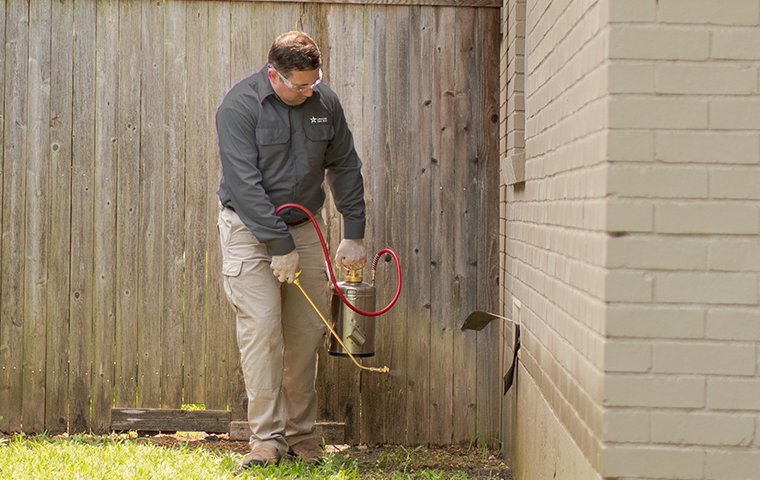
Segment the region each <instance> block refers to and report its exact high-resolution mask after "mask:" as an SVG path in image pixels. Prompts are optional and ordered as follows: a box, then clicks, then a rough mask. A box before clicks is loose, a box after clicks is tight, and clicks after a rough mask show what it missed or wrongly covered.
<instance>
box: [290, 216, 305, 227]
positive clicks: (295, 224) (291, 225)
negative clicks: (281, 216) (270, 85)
mask: <svg viewBox="0 0 760 480" xmlns="http://www.w3.org/2000/svg"><path fill="white" fill-rule="evenodd" d="M308 221H309V217H306V218H302V219H301V220H296V221H295V222H285V225H287V226H289V227H295V226H297V225H301V224H304V223H306V222H308Z"/></svg>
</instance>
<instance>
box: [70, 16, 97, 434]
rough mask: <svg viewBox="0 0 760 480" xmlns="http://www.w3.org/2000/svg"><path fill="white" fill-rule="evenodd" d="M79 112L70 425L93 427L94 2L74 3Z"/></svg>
mask: <svg viewBox="0 0 760 480" xmlns="http://www.w3.org/2000/svg"><path fill="white" fill-rule="evenodd" d="M73 8H74V25H75V28H76V32H77V34H76V36H75V38H74V65H75V68H74V97H73V104H74V112H73V115H74V117H73V124H72V140H73V144H72V153H73V156H72V160H73V161H72V175H71V177H72V195H71V208H72V217H71V243H72V245H75V246H76V248H73V249H72V251H71V299H70V309H71V318H70V321H69V351H70V360H69V362H70V364H69V428H70V429H71V431H74V432H83V431H88V430H89V429H90V426H91V424H90V392H91V388H90V387H91V384H92V370H91V369H92V354H93V352H92V346H93V329H92V321H93V287H94V281H93V275H92V273H93V269H94V263H93V246H94V238H93V232H94V222H93V214H94V212H93V211H94V196H93V191H94V177H93V172H94V170H95V137H94V133H95V117H96V110H95V69H96V65H95V10H96V5H95V3H94V2H76V3H74V6H73Z"/></svg>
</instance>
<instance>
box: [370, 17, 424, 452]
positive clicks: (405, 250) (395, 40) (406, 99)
mask: <svg viewBox="0 0 760 480" xmlns="http://www.w3.org/2000/svg"><path fill="white" fill-rule="evenodd" d="M385 15H386V26H385V42H386V43H385V51H386V65H385V68H384V69H383V74H384V78H383V81H384V84H385V88H386V104H385V108H386V110H387V114H386V117H385V125H384V127H385V130H386V131H387V132H388V136H387V139H386V145H385V155H386V156H385V162H384V163H385V164H384V175H385V176H386V179H387V180H386V188H385V191H384V192H383V193H382V195H383V203H385V218H384V219H383V220H384V221H383V224H382V225H381V227H382V234H381V235H380V236H379V237H378V239H377V240H378V241H379V244H378V247H379V248H381V247H389V248H392V249H393V250H394V251H396V252H397V254H398V255H399V256H400V258H409V257H410V256H411V255H409V252H410V251H411V249H412V247H411V244H412V243H413V242H412V239H411V238H410V236H411V235H414V234H415V233H416V232H415V231H414V229H411V228H409V226H410V225H414V224H415V221H416V219H417V214H416V212H414V211H412V208H410V207H411V205H410V198H409V196H408V194H409V193H410V192H408V189H409V179H410V178H412V176H413V173H412V169H413V163H412V162H411V161H409V158H408V157H407V155H408V152H409V150H410V148H411V146H412V139H411V138H410V135H409V130H410V128H411V124H410V112H409V111H410V108H409V105H410V102H411V99H412V94H411V91H410V90H411V88H412V78H411V77H414V76H415V75H409V72H410V71H413V70H414V69H415V68H417V65H414V64H412V63H411V60H410V55H409V48H410V41H411V31H410V22H409V11H408V9H399V8H394V9H388V10H387V11H386V12H385ZM415 193H416V192H415ZM412 195H414V193H413V194H412ZM412 205H413V204H412ZM377 271H378V272H377V279H378V281H377V292H378V298H377V302H378V308H380V307H381V306H384V305H385V304H386V303H387V302H388V300H390V299H391V298H392V296H393V294H394V293H395V288H396V278H395V268H394V266H393V264H392V263H387V262H385V261H383V260H380V262H379V263H378V266H377ZM411 299H412V297H411V296H409V295H404V296H402V297H400V298H399V300H398V302H397V304H396V305H395V306H394V308H393V310H391V311H389V312H388V313H386V314H385V315H383V316H382V317H379V318H378V319H377V320H376V321H377V322H378V323H379V324H380V325H382V327H383V329H384V334H383V335H382V338H383V340H384V342H387V347H386V349H385V352H386V355H387V357H386V358H384V359H380V360H381V362H387V363H388V364H389V367H390V368H391V369H392V372H393V373H392V374H391V375H389V376H388V378H387V384H386V389H385V395H386V402H385V409H386V411H387V412H394V414H393V415H383V417H384V421H385V435H386V440H388V439H393V440H394V441H398V442H401V443H406V437H407V435H406V430H407V428H406V421H405V419H406V418H407V415H408V414H411V415H416V412H407V409H406V407H407V395H408V388H407V384H408V376H409V369H410V367H411V366H410V364H409V362H408V359H407V351H408V350H407V349H408V342H409V331H408V314H409V301H410V300H411Z"/></svg>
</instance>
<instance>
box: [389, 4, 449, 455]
mask: <svg viewBox="0 0 760 480" xmlns="http://www.w3.org/2000/svg"><path fill="white" fill-rule="evenodd" d="M434 22H435V10H434V9H433V8H430V7H418V8H415V9H413V11H412V16H411V28H412V35H411V36H410V39H411V45H410V47H409V55H410V59H409V63H410V65H417V66H418V69H419V71H420V72H430V74H425V75H412V76H411V80H410V81H411V91H412V94H411V98H410V100H409V107H410V116H411V118H410V121H409V135H410V136H411V143H410V148H409V153H408V156H407V158H404V159H399V160H400V161H406V162H408V163H409V164H410V169H411V171H410V173H409V180H410V183H409V185H408V186H407V187H406V192H407V194H408V200H409V201H408V204H407V208H409V209H410V210H411V212H413V213H414V216H413V217H411V218H408V219H407V222H408V224H407V225H406V227H407V228H408V230H409V232H410V233H409V234H410V235H411V239H410V244H409V246H408V248H407V250H406V254H407V256H406V258H405V259H404V261H403V266H404V272H403V273H404V284H405V285H406V288H405V289H404V292H403V295H405V296H406V302H405V303H406V305H407V332H408V335H409V344H408V350H407V355H408V365H409V369H408V372H407V376H408V384H409V387H408V393H407V416H406V425H407V427H406V428H407V442H408V443H409V444H410V445H419V444H425V443H427V442H428V438H429V429H430V410H431V409H430V394H429V388H430V372H431V368H437V366H438V364H437V363H436V364H431V363H432V362H431V352H430V324H431V315H430V312H431V304H432V302H433V301H435V302H440V301H442V299H441V298H438V296H437V295H433V294H432V292H431V278H430V277H431V276H430V254H431V241H430V239H431V238H433V235H434V233H433V232H432V230H431V221H432V219H431V216H432V215H433V212H432V205H431V194H432V192H431V184H430V182H431V158H432V154H433V152H432V138H433V127H432V106H431V103H432V93H433V92H432V78H431V76H432V72H433V66H434V62H435V58H436V56H435V54H434V51H433V49H434V47H435V43H434V42H435V37H434ZM412 227H414V228H412Z"/></svg>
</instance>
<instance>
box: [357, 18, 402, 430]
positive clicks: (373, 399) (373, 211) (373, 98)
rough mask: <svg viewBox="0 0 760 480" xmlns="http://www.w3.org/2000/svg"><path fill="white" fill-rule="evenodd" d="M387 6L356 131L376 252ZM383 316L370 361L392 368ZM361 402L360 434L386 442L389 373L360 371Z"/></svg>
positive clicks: (370, 35)
mask: <svg viewBox="0 0 760 480" xmlns="http://www.w3.org/2000/svg"><path fill="white" fill-rule="evenodd" d="M382 12H383V7H378V6H375V5H371V6H367V7H366V10H365V18H366V22H365V33H364V47H363V48H364V58H365V62H364V72H363V73H364V76H363V78H362V82H363V84H364V95H363V96H362V110H363V117H364V118H363V122H362V130H361V131H360V132H356V133H357V134H359V135H362V136H363V137H364V148H363V152H362V154H361V156H362V159H363V161H364V169H363V173H364V176H365V181H364V187H365V197H366V203H367V231H366V235H365V237H366V241H365V244H366V246H367V251H368V252H376V251H377V250H379V249H380V248H382V247H381V242H382V241H383V240H384V235H383V229H384V228H385V225H384V222H385V219H386V218H385V204H384V202H383V200H384V198H385V197H384V195H385V193H384V192H385V189H386V188H387V186H386V182H387V177H386V175H385V168H386V165H385V163H386V162H387V161H388V159H387V157H386V148H387V142H388V139H387V132H386V129H385V125H386V117H385V114H386V112H385V110H384V109H383V108H382V106H383V105H385V104H386V101H387V98H386V90H385V68H386V64H387V59H386V54H387V52H386V43H385V36H386V23H385V16H384V15H382ZM386 320H387V319H383V321H380V322H376V331H375V356H374V357H373V358H371V359H367V361H366V362H365V364H367V365H372V366H382V365H388V366H389V367H390V368H391V369H392V368H393V364H392V363H391V361H392V359H391V358H389V354H390V349H389V348H388V340H387V338H388V336H389V335H390V330H389V328H390V327H389V324H388V322H387V321H386ZM360 381H361V386H360V391H361V404H362V425H361V431H360V435H361V438H362V440H363V441H364V442H366V443H368V444H370V445H375V444H382V443H386V441H387V435H386V433H385V417H386V416H387V415H388V414H389V412H388V411H387V409H386V402H387V399H388V396H387V394H386V392H387V388H388V382H389V379H388V376H387V375H378V374H377V373H372V372H364V371H362V372H361V376H360Z"/></svg>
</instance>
